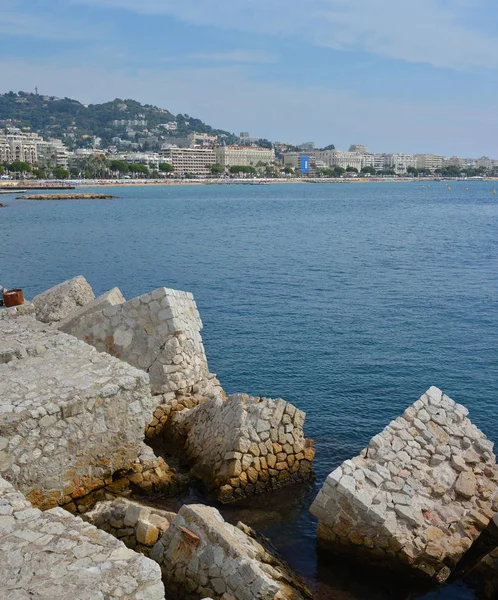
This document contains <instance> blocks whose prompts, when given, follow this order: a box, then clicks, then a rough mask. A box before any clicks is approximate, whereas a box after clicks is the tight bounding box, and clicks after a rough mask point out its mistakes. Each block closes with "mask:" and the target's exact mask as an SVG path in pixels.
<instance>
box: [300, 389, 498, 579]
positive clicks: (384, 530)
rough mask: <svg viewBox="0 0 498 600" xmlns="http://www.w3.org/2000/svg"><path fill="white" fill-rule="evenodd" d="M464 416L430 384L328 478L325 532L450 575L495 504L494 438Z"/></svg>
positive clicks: (336, 540)
mask: <svg viewBox="0 0 498 600" xmlns="http://www.w3.org/2000/svg"><path fill="white" fill-rule="evenodd" d="M467 414H468V411H467V409H466V408H464V407H463V406H461V405H459V404H455V402H454V401H453V400H451V399H450V398H448V396H446V395H445V394H444V393H443V392H442V391H441V390H439V389H438V388H435V387H432V388H430V389H429V390H428V391H427V392H426V393H425V394H424V395H423V396H422V397H421V398H420V399H419V400H417V402H415V404H413V405H412V406H410V407H409V408H408V409H407V410H406V411H405V412H404V414H403V416H402V417H398V418H397V419H396V420H394V421H392V422H391V423H390V424H389V425H388V426H387V427H386V428H385V429H384V431H383V432H382V433H380V434H378V435H376V436H375V437H374V438H372V440H371V441H370V444H369V446H368V448H367V449H366V450H363V451H362V453H361V454H360V456H357V457H356V458H353V459H352V460H347V461H345V462H344V463H343V464H342V465H341V466H340V467H338V468H337V469H336V470H335V471H333V472H332V473H331V474H330V475H329V476H328V478H327V480H326V481H325V484H324V485H323V487H322V489H321V490H320V492H319V494H318V496H317V498H316V499H315V501H314V503H313V505H312V506H311V512H312V514H314V515H315V516H316V517H317V518H318V520H319V524H318V529H317V535H318V537H319V538H320V539H321V540H322V541H323V542H325V543H327V544H332V545H339V546H341V547H346V548H349V549H351V550H352V549H355V550H359V549H362V550H364V551H365V552H367V553H368V554H370V556H372V557H375V558H376V559H378V558H380V559H387V560H391V561H392V560H393V559H398V560H399V561H400V562H401V563H402V564H404V565H408V566H409V567H411V568H413V570H414V572H417V573H419V574H421V575H422V574H423V575H425V576H428V577H430V578H433V579H435V580H436V581H439V582H441V581H444V580H445V579H446V578H447V577H448V576H449V574H450V573H451V571H452V569H453V568H454V567H455V566H456V564H457V563H458V562H459V560H460V559H461V558H462V556H463V555H464V554H465V552H466V551H467V550H468V549H469V548H470V546H471V545H472V543H473V541H474V540H475V539H476V538H477V537H478V536H479V535H480V532H481V530H482V529H484V528H485V527H486V526H487V524H488V523H489V520H490V519H491V518H492V517H493V515H494V514H495V512H496V511H497V510H498V491H497V482H498V468H497V466H496V462H495V455H494V454H493V444H492V442H490V441H489V440H488V439H487V438H486V436H485V435H484V434H483V433H482V432H481V431H480V430H479V429H477V427H475V426H474V425H473V424H472V423H471V422H470V420H469V419H468V418H467Z"/></svg>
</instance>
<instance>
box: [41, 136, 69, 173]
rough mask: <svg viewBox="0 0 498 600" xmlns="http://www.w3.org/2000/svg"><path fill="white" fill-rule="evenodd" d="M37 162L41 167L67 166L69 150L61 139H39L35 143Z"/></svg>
mask: <svg viewBox="0 0 498 600" xmlns="http://www.w3.org/2000/svg"><path fill="white" fill-rule="evenodd" d="M36 146H37V152H38V164H39V165H40V167H43V168H53V167H62V168H63V169H67V168H68V163H69V152H68V150H67V148H66V146H65V145H64V144H63V142H62V141H61V140H57V139H50V140H42V139H40V140H39V141H38V142H37V144H36Z"/></svg>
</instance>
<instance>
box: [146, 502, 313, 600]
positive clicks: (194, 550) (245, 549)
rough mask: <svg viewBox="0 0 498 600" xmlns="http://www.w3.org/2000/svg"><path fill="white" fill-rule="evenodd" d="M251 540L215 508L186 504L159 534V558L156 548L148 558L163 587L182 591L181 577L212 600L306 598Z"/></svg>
mask: <svg viewBox="0 0 498 600" xmlns="http://www.w3.org/2000/svg"><path fill="white" fill-rule="evenodd" d="M185 530H187V531H188V532H189V533H190V534H191V535H192V536H195V538H196V539H197V540H198V541H197V544H196V545H189V544H188V543H186V541H185V534H184V531H185ZM254 538H255V536H254V533H253V532H252V530H251V529H250V528H249V527H247V526H245V525H243V524H242V523H239V525H238V526H237V527H234V526H233V525H230V524H229V523H227V522H225V521H224V520H223V518H222V516H221V515H220V513H219V512H218V511H217V510H216V509H215V508H212V507H208V506H202V505H188V506H183V507H182V508H181V509H180V511H179V513H178V515H177V517H176V518H175V519H174V520H173V521H172V523H171V525H170V527H169V529H168V530H167V531H166V533H165V534H164V535H163V536H162V538H161V548H163V549H164V551H163V554H162V557H161V556H160V550H161V549H159V552H158V550H156V548H155V549H154V556H155V557H158V558H157V560H158V562H159V564H160V566H161V568H162V572H163V574H164V577H165V583H166V588H167V589H168V588H169V587H170V588H171V589H175V586H181V587H182V588H183V587H184V586H185V576H184V574H185V573H187V574H188V577H189V578H190V582H191V587H192V589H199V588H203V589H209V590H210V596H211V597H212V598H215V599H216V600H231V599H233V598H237V599H238V600H245V599H247V600H268V599H270V598H282V600H286V599H290V598H292V599H293V600H304V598H311V597H312V596H311V594H310V592H309V591H308V590H307V589H306V588H305V586H304V585H303V584H302V582H301V581H300V580H299V579H298V578H297V577H296V576H295V575H294V574H293V573H292V572H291V571H290V570H289V569H288V567H287V566H286V565H284V563H283V562H281V561H280V560H279V559H278V558H276V557H274V556H271V555H270V553H269V552H267V551H266V550H265V549H264V548H263V547H262V546H261V544H260V543H258V542H257V541H256V540H255V539H254ZM269 564H271V569H269V568H268V565H269Z"/></svg>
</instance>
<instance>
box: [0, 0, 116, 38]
mask: <svg viewBox="0 0 498 600" xmlns="http://www.w3.org/2000/svg"><path fill="white" fill-rule="evenodd" d="M3 1H5V4H4V5H2V7H1V9H0V34H1V35H2V36H5V37H24V38H30V39H40V40H53V41H81V40H95V39H99V38H102V37H104V34H105V33H106V32H105V31H104V30H103V29H102V28H101V27H100V26H98V25H96V24H95V23H88V22H82V21H81V19H78V21H76V20H72V19H68V18H65V17H62V16H61V15H59V14H58V13H57V11H55V12H54V13H50V14H49V13H48V12H47V11H39V12H36V11H33V10H30V11H27V10H26V9H25V8H23V5H22V3H20V2H17V1H15V0H10V1H9V0H3Z"/></svg>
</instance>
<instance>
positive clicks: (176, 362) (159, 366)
mask: <svg viewBox="0 0 498 600" xmlns="http://www.w3.org/2000/svg"><path fill="white" fill-rule="evenodd" d="M201 329H202V322H201V319H200V316H199V313H198V311H197V306H196V304H195V301H194V298H193V296H192V294H190V293H187V292H180V291H177V290H171V289H166V288H159V289H157V290H155V291H153V292H151V293H149V294H145V295H144V296H140V297H138V298H133V300H129V301H128V302H125V303H124V304H121V305H119V306H109V307H107V308H105V309H104V310H103V311H99V312H94V313H91V314H86V315H83V316H82V317H81V318H80V319H79V320H78V325H77V327H76V328H74V329H73V330H72V331H71V333H72V334H73V335H75V336H76V337H78V338H79V339H82V340H84V341H85V342H87V343H88V344H91V345H92V346H95V348H97V350H99V352H108V353H109V354H112V355H113V356H116V357H118V358H120V359H121V360H124V361H126V362H127V363H129V364H130V365H133V366H134V367H138V368H139V369H143V370H144V371H147V373H149V376H150V384H151V388H152V391H153V392H154V393H156V394H167V393H177V392H179V391H182V392H185V393H190V392H192V391H194V392H200V393H203V394H204V395H206V396H212V397H217V396H220V395H221V387H220V385H219V383H218V381H217V380H216V378H215V376H214V375H212V374H211V373H209V369H208V365H207V360H206V354H205V352H204V346H203V343H202V338H201V334H200V332H201Z"/></svg>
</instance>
